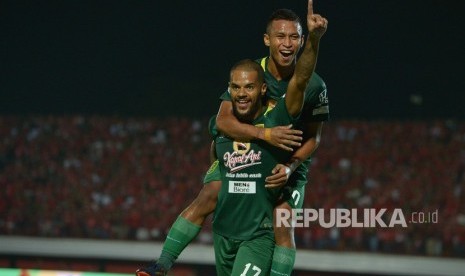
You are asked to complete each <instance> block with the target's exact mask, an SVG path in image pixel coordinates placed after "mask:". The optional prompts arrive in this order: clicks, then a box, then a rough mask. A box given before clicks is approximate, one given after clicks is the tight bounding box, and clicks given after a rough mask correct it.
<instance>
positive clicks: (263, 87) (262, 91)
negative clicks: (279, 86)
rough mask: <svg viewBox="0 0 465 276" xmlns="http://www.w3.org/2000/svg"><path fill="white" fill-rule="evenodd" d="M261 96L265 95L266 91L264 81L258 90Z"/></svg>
mask: <svg viewBox="0 0 465 276" xmlns="http://www.w3.org/2000/svg"><path fill="white" fill-rule="evenodd" d="M260 92H261V95H262V96H265V93H266V83H263V84H262V90H261V91H260Z"/></svg>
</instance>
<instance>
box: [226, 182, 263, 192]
mask: <svg viewBox="0 0 465 276" xmlns="http://www.w3.org/2000/svg"><path fill="white" fill-rule="evenodd" d="M228 191H229V193H231V194H255V193H256V182H255V181H229V187H228Z"/></svg>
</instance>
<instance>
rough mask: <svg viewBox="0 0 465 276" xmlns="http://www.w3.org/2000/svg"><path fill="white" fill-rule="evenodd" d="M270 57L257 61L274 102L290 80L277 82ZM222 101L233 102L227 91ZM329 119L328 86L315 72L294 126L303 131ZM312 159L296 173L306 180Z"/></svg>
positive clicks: (280, 96) (280, 95)
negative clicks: (272, 71) (311, 124)
mask: <svg viewBox="0 0 465 276" xmlns="http://www.w3.org/2000/svg"><path fill="white" fill-rule="evenodd" d="M268 60H269V57H264V58H261V59H257V60H255V61H256V62H257V63H259V64H260V65H261V67H262V68H263V70H264V73H265V82H266V85H267V92H266V95H267V96H268V97H270V98H272V99H274V100H277V99H280V98H282V97H284V95H285V93H286V91H287V86H288V85H289V81H290V79H286V80H277V79H276V78H275V77H274V76H273V75H272V74H271V73H270V72H269V71H268V69H267V68H268ZM220 99H221V100H227V101H230V100H231V96H230V95H229V92H228V91H226V92H225V93H223V94H222V95H221V96H220ZM328 119H329V100H328V95H327V89H326V84H325V82H324V81H323V79H322V78H321V77H320V76H319V75H318V74H317V73H315V72H313V74H312V77H311V78H310V80H309V82H308V84H307V87H306V89H305V99H304V107H303V110H302V112H301V114H300V116H299V119H298V120H297V121H296V123H295V124H294V127H295V128H297V129H302V128H303V127H304V124H305V123H308V122H324V121H327V120H328ZM310 162H311V158H309V159H307V160H306V161H305V162H303V163H302V164H301V165H300V166H299V167H298V168H297V169H296V170H295V172H294V174H296V173H300V174H301V177H304V178H305V179H306V177H307V173H308V166H309V165H310Z"/></svg>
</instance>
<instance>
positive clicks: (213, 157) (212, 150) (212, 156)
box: [210, 141, 218, 163]
mask: <svg viewBox="0 0 465 276" xmlns="http://www.w3.org/2000/svg"><path fill="white" fill-rule="evenodd" d="M216 159H218V158H217V157H216V149H215V142H214V141H212V143H211V145H210V163H213V162H215V160H216Z"/></svg>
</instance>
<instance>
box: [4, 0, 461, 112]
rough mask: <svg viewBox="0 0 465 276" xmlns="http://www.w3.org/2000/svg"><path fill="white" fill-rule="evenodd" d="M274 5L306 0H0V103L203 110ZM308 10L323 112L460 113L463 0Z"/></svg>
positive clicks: (254, 54) (318, 2) (246, 54)
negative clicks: (320, 24)
mask: <svg viewBox="0 0 465 276" xmlns="http://www.w3.org/2000/svg"><path fill="white" fill-rule="evenodd" d="M281 7H285V8H291V9H293V10H295V11H296V12H297V13H298V14H299V15H301V17H302V18H303V19H305V13H306V1H305V0H298V1H296V0H294V1H289V0H288V1H284V0H274V1H258V0H256V1H254V0H236V1H202V0H199V1H187V0H186V1H179V0H169V1H168V0H167V1H160V0H153V1H132V0H127V1H117V0H113V1H98V0H94V1H84V0H83V1H71V0H66V1H34V2H33V1H1V2H0V30H1V34H2V38H1V40H0V47H1V53H0V58H1V60H0V70H1V77H0V99H1V101H0V113H2V114H12V113H16V114H27V113H34V114H36V113H41V114H49V113H55V114H63V113H91V114H94V113H98V114H115V113H117V114H130V115H134V114H139V115H169V114H180V115H200V116H207V115H210V114H213V113H215V112H216V111H217V108H218V100H217V98H218V96H219V95H220V94H221V93H222V92H223V90H224V88H225V87H226V82H227V78H228V70H229V67H230V66H231V65H232V64H233V63H234V62H235V61H237V60H239V59H242V58H258V57H261V56H265V55H266V54H267V53H268V52H267V48H265V46H263V43H262V34H263V31H264V28H265V26H264V25H265V21H266V19H267V18H268V15H269V14H270V13H271V12H272V11H273V10H274V9H276V8H281ZM314 8H315V12H318V13H321V14H322V15H324V16H325V17H327V18H328V20H329V28H328V31H327V33H326V34H325V36H324V38H323V40H322V42H321V48H320V49H321V50H320V57H319V63H318V65H317V72H318V73H319V74H320V75H321V76H322V77H323V78H324V79H325V81H326V83H327V86H328V93H329V96H330V101H331V112H332V117H333V118H348V117H365V118H398V117H412V116H415V117H422V118H429V117H461V118H464V117H465V111H461V110H465V108H464V107H463V106H464V105H465V54H464V49H465V30H464V28H465V1H462V0H436V1H431V0H394V1H374V0H355V1H348V0H315V3H314ZM411 94H418V95H421V96H422V97H423V105H422V106H413V105H412V104H411V103H410V95H411ZM168 106H171V108H168Z"/></svg>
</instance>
